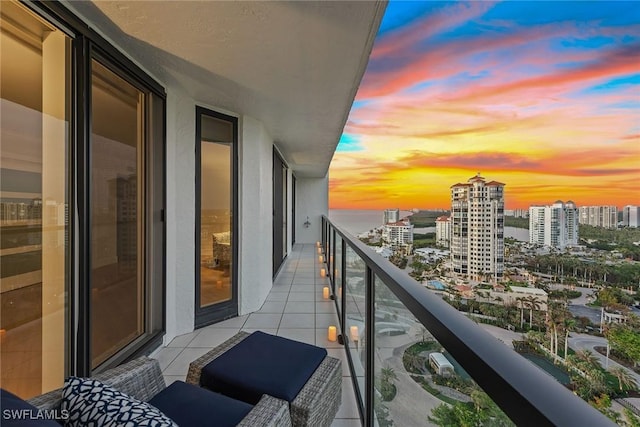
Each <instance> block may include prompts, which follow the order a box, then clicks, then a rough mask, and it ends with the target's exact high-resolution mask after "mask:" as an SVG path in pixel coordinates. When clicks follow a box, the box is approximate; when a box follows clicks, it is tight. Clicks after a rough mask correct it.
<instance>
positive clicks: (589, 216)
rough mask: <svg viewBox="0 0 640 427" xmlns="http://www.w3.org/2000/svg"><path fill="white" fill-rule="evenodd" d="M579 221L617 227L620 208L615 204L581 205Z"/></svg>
mask: <svg viewBox="0 0 640 427" xmlns="http://www.w3.org/2000/svg"><path fill="white" fill-rule="evenodd" d="M578 222H579V223H580V224H585V225H591V226H593V227H604V228H617V227H618V208H617V207H615V206H580V208H579V216H578Z"/></svg>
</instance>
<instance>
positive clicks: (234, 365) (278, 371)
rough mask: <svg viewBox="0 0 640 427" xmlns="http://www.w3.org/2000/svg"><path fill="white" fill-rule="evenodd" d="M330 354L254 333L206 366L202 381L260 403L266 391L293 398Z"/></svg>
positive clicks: (247, 400) (228, 393)
mask: <svg viewBox="0 0 640 427" xmlns="http://www.w3.org/2000/svg"><path fill="white" fill-rule="evenodd" d="M326 356H327V350H325V349H324V348H320V347H316V346H314V345H310V344H305V343H302V342H298V341H293V340H290V339H287V338H282V337H277V336H275V335H269V334H265V333H264V332H259V331H258V332H254V333H253V334H251V335H249V336H248V337H247V338H245V339H244V340H242V341H241V342H240V343H238V344H237V345H235V346H234V347H233V348H231V349H230V350H228V351H226V352H225V353H224V354H222V355H221V356H219V357H218V358H216V359H215V360H213V361H212V362H211V363H209V364H208V365H207V366H205V367H204V368H203V369H202V375H201V377H200V383H201V384H202V385H203V386H204V387H207V388H209V389H211V390H214V391H217V392H219V393H223V394H226V395H227V396H230V397H233V398H234V399H239V400H243V401H245V402H248V403H251V404H256V403H257V402H258V401H259V400H260V397H261V396H262V395H263V394H268V395H271V396H274V397H277V398H280V399H283V400H286V401H287V402H291V401H293V399H295V397H296V396H297V395H298V393H299V392H300V390H301V389H302V387H304V385H305V383H306V382H307V380H308V379H309V378H310V377H311V375H312V374H313V373H314V372H315V370H316V369H317V368H318V366H319V365H320V363H321V362H322V360H323V359H324V358H325V357H326Z"/></svg>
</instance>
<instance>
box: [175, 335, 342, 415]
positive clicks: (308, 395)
mask: <svg viewBox="0 0 640 427" xmlns="http://www.w3.org/2000/svg"><path fill="white" fill-rule="evenodd" d="M249 335H250V334H249V333H247V332H244V331H241V332H238V333H237V334H236V335H234V336H233V337H231V338H229V339H228V340H227V341H225V342H223V343H222V344H220V345H219V346H218V347H216V348H214V349H213V350H211V351H209V352H208V353H206V354H204V355H203V356H201V357H199V358H198V359H196V360H194V361H193V362H191V364H190V365H189V372H188V374H187V379H186V382H187V383H190V384H195V385H200V377H201V372H202V369H203V368H204V367H205V366H206V365H207V364H209V363H210V362H211V361H212V360H214V359H215V358H217V357H219V356H220V355H222V354H223V353H224V352H226V351H227V350H229V349H231V348H232V347H233V346H235V345H237V344H238V343H239V342H241V341H242V340H243V339H245V338H246V337H248V336H249ZM341 402H342V367H341V362H340V360H339V359H336V358H333V357H330V356H327V357H325V358H324V360H323V361H322V362H321V363H320V366H318V368H317V369H316V371H315V372H314V373H313V375H312V376H311V378H309V380H308V381H307V383H306V384H305V385H304V387H303V388H302V390H300V392H299V393H298V395H297V396H296V398H295V399H294V400H293V401H292V402H290V408H289V409H290V412H291V421H292V423H293V426H294V427H301V426H313V427H324V426H330V425H331V422H332V421H333V419H334V418H335V416H336V414H337V412H338V408H339V407H340V403H341Z"/></svg>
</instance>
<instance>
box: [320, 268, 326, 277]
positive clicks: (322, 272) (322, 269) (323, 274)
mask: <svg viewBox="0 0 640 427" xmlns="http://www.w3.org/2000/svg"><path fill="white" fill-rule="evenodd" d="M326 275H327V270H325V269H324V268H321V269H320V277H326Z"/></svg>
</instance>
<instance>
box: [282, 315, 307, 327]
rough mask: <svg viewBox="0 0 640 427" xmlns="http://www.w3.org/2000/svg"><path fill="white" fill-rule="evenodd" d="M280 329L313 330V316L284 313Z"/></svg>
mask: <svg viewBox="0 0 640 427" xmlns="http://www.w3.org/2000/svg"><path fill="white" fill-rule="evenodd" d="M280 328H311V329H314V328H315V319H314V318H313V314H296V313H285V314H283V315H282V322H280Z"/></svg>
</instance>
